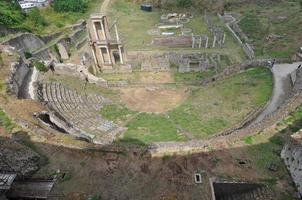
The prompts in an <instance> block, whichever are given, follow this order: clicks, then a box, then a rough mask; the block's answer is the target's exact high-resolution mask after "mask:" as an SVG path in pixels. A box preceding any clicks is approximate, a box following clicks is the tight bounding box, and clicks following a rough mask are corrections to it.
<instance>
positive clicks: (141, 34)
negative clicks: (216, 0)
mask: <svg viewBox="0 0 302 200" xmlns="http://www.w3.org/2000/svg"><path fill="white" fill-rule="evenodd" d="M171 12H172V11H171V10H160V9H154V10H153V11H152V12H143V11H141V10H140V6H139V4H135V3H131V2H129V1H126V0H115V1H113V4H112V5H111V8H110V14H109V20H110V21H113V20H114V19H118V28H119V32H120V35H121V36H122V39H123V42H124V44H125V46H126V49H127V50H128V51H132V50H138V49H139V50H140V49H143V50H159V49H162V50H171V49H172V48H168V47H155V46H152V45H151V42H152V40H153V38H154V37H156V36H152V35H149V34H148V30H151V29H154V28H156V24H158V23H160V16H161V15H162V14H167V13H171ZM173 12H177V10H174V11H173ZM192 12H193V13H194V18H193V19H191V21H190V22H189V23H187V24H185V25H184V27H185V28H190V29H192V32H193V33H194V34H207V35H208V36H210V35H211V34H210V33H209V30H208V28H207V26H206V25H205V23H204V21H203V13H201V12H196V11H192ZM211 17H212V18H213V19H214V21H215V23H217V25H218V26H221V27H222V28H223V29H224V28H225V26H224V24H223V23H221V22H220V21H219V19H218V17H217V16H215V15H212V16H211ZM226 33H227V32H226ZM212 40H213V37H212V36H210V39H209V44H211V43H212ZM173 49H175V48H173ZM189 49H190V48H189ZM208 51H214V52H216V53H220V54H222V55H226V54H227V55H228V56H229V57H230V60H231V61H232V62H237V63H239V62H241V61H242V60H243V58H244V55H243V53H242V49H241V47H240V46H239V45H238V44H237V42H236V41H235V40H234V38H233V37H232V36H231V35H230V34H229V33H227V39H226V47H225V48H223V49H218V48H217V49H200V52H208Z"/></svg>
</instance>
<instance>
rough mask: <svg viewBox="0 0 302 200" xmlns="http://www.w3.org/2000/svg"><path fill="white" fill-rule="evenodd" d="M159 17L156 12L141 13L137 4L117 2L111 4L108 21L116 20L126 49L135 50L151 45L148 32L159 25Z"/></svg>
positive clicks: (123, 1)
mask: <svg viewBox="0 0 302 200" xmlns="http://www.w3.org/2000/svg"><path fill="white" fill-rule="evenodd" d="M160 15H161V13H160V12H159V11H158V10H154V11H153V12H143V11H141V10H140V6H139V4H135V3H131V2H129V1H125V0H119V1H114V3H113V4H112V6H111V13H109V16H110V18H109V19H110V20H111V21H113V20H114V19H115V18H118V29H119V32H120V34H121V35H122V36H123V37H124V38H125V40H124V43H125V45H126V46H127V49H137V48H140V47H145V46H146V45H147V44H150V43H151V41H152V38H153V37H152V36H151V35H149V34H148V30H150V29H153V28H154V27H155V24H157V23H159V21H160Z"/></svg>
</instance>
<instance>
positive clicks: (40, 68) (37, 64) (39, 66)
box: [33, 61, 47, 72]
mask: <svg viewBox="0 0 302 200" xmlns="http://www.w3.org/2000/svg"><path fill="white" fill-rule="evenodd" d="M33 65H34V66H35V68H36V69H37V70H38V71H39V72H45V71H47V68H46V66H45V65H44V64H43V63H42V62H40V61H34V63H33Z"/></svg>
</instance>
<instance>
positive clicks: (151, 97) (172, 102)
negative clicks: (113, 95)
mask: <svg viewBox="0 0 302 200" xmlns="http://www.w3.org/2000/svg"><path fill="white" fill-rule="evenodd" d="M188 95H189V92H188V91H187V89H185V88H181V89H165V88H157V87H146V88H136V87H133V88H124V89H121V100H122V102H123V103H125V104H126V105H127V106H128V107H129V108H130V109H133V110H136V111H141V112H154V113H165V112H167V111H169V110H171V109H173V108H175V107H176V106H178V105H180V104H181V103H183V102H184V101H185V100H186V98H187V97H188Z"/></svg>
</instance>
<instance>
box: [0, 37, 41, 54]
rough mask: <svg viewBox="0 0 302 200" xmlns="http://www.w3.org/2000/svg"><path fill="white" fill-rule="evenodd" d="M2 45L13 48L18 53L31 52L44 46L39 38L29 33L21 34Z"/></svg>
mask: <svg viewBox="0 0 302 200" xmlns="http://www.w3.org/2000/svg"><path fill="white" fill-rule="evenodd" d="M4 44H5V45H9V46H12V47H14V48H15V49H16V50H17V51H18V52H25V51H27V52H32V51H34V50H36V49H39V48H41V47H43V46H44V45H45V43H44V41H43V40H42V39H41V38H39V37H37V36H35V35H33V34H31V33H24V34H21V35H20V36H18V37H15V38H13V39H10V40H8V41H6V42H4Z"/></svg>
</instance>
